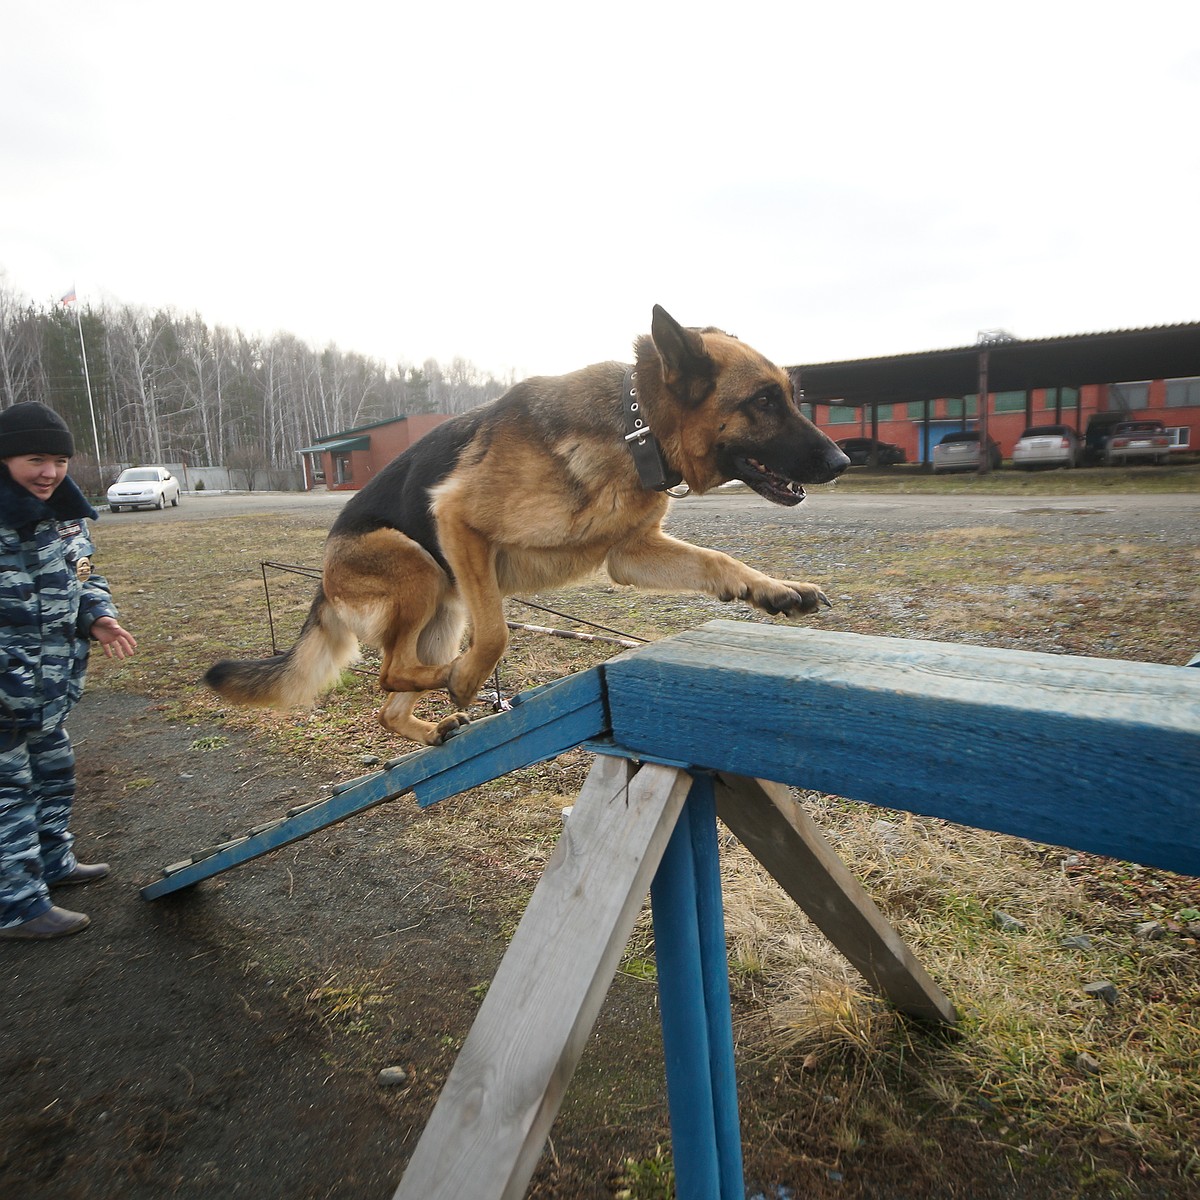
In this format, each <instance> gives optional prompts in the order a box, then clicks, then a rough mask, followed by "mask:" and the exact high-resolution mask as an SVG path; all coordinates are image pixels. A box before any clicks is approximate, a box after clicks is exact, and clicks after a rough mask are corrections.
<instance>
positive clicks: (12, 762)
mask: <svg viewBox="0 0 1200 1200" xmlns="http://www.w3.org/2000/svg"><path fill="white" fill-rule="evenodd" d="M2 734H3V730H0V929H2V928H5V927H7V926H9V925H19V924H20V923H21V922H22V921H29V920H32V919H33V918H34V917H38V916H41V914H42V913H44V912H46V911H47V910H48V909H49V908H50V907H51V901H50V892H49V889H48V887H47V885H48V884H50V883H52V882H53V881H54V880H56V879H61V878H62V876H64V875H69V874H70V873H71V872H72V871H73V870H74V869H75V855H74V854H72V853H71V843H72V842H73V841H74V840H75V839H74V838H73V837H72V836H71V834H70V833H68V832H67V824H68V822H69V821H70V819H71V803H72V801H73V800H74V799H75V754H74V751H72V749H71V739H70V738H69V737H68V736H67V731H66V729H64V728H63V727H62V726H61V725H60V726H59V727H58V728H57V729H55V730H53V731H52V732H50V733H30V734H23V735H22V734H18V735H16V737H15V739H14V738H12V737H7V738H6V737H4V736H2Z"/></svg>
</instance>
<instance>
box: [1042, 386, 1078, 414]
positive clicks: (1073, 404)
mask: <svg viewBox="0 0 1200 1200" xmlns="http://www.w3.org/2000/svg"><path fill="white" fill-rule="evenodd" d="M1058 393H1059V396H1058V407H1059V408H1078V407H1079V389H1078V388H1070V387H1065V388H1059V389H1058ZM1042 407H1043V408H1045V409H1049V410H1050V412H1053V411H1054V388H1047V389H1046V390H1045V392H1044V393H1043V394H1042Z"/></svg>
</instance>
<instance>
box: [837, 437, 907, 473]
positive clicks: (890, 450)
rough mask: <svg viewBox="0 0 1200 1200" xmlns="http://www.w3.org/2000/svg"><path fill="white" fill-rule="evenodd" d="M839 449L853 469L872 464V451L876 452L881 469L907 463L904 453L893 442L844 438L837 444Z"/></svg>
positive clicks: (866, 438) (876, 458)
mask: <svg viewBox="0 0 1200 1200" xmlns="http://www.w3.org/2000/svg"><path fill="white" fill-rule="evenodd" d="M837 447H838V449H839V450H840V451H841V452H842V453H843V454H844V455H845V456H846V457H847V458H848V459H849V460H850V465H851V466H852V467H866V466H869V465H870V463H871V451H872V450H874V451H875V460H876V462H877V463H878V464H879V466H881V467H893V466H895V465H896V463H902V462H906V461H907V459H906V458H905V455H904V451H903V450H901V449H900V447H899V446H894V445H892V443H891V442H879V441H876V440H875V439H874V438H869V437H852V438H842V440H841V441H840V442H838V444H837Z"/></svg>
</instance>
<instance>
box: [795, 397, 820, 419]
mask: <svg viewBox="0 0 1200 1200" xmlns="http://www.w3.org/2000/svg"><path fill="white" fill-rule="evenodd" d="M799 407H800V415H801V416H802V417H807V418H808V419H809V420H810V421H815V420H816V419H817V418H816V417H815V416H814V415H813V406H812V405H811V404H809V402H808V401H807V400H805V401H803V402H801V404H800V406H799Z"/></svg>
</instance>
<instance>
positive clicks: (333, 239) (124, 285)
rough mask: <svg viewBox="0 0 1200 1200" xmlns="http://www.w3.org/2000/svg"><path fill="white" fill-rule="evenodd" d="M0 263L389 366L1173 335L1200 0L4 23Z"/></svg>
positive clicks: (847, 352) (1189, 255)
mask: <svg viewBox="0 0 1200 1200" xmlns="http://www.w3.org/2000/svg"><path fill="white" fill-rule="evenodd" d="M3 25H4V36H3V39H2V41H0V272H3V273H4V274H3V277H2V282H4V283H5V284H7V286H8V287H10V288H12V289H15V290H17V291H18V292H20V293H22V294H24V295H26V296H29V297H31V298H33V299H36V300H39V301H46V300H57V298H58V297H59V296H60V295H61V294H62V293H63V292H64V291H66V290H67V289H68V288H69V287H70V286H71V285H72V284H75V285H76V286H77V288H78V291H79V295H80V298H81V300H82V301H84V302H85V303H86V302H92V303H106V304H124V303H129V304H133V305H136V306H144V307H151V308H152V307H155V306H158V305H165V306H168V307H170V308H172V309H174V310H176V311H177V312H181V313H184V312H193V311H195V312H199V313H200V315H201V316H202V317H204V318H205V319H206V320H207V321H208V322H210V323H213V324H227V325H236V326H238V327H240V328H242V329H243V330H245V331H246V332H248V333H264V334H270V333H273V332H275V331H277V330H281V331H286V332H289V333H294V334H296V335H297V336H299V337H301V338H303V339H304V340H306V341H308V342H311V343H312V344H314V345H317V346H323V345H325V344H326V343H329V342H335V343H336V344H337V345H338V346H339V347H341V348H342V349H343V350H357V351H360V352H362V353H364V354H368V355H370V356H372V357H376V358H380V359H382V360H384V361H385V362H388V363H396V362H398V361H401V360H404V361H409V362H417V363H419V362H421V361H422V360H424V359H426V358H429V357H434V358H437V359H439V360H441V361H443V362H449V360H450V359H451V358H453V357H455V356H462V357H464V358H468V359H471V360H472V361H474V362H475V363H476V364H477V365H478V366H480V367H482V368H484V369H487V370H490V371H494V372H496V373H498V374H500V373H505V372H507V371H509V370H515V371H516V372H517V373H518V374H519V375H525V374H542V373H556V372H559V371H566V370H571V369H573V368H574V367H577V366H582V365H584V364H586V363H589V362H595V361H598V360H601V359H607V358H617V359H625V358H627V357H628V356H629V347H630V343H631V342H632V340H633V338H634V336H635V335H637V334H638V333H641V332H645V331H646V330H648V328H649V319H650V308H651V306H652V305H653V304H655V303H661V304H663V305H664V306H665V307H666V308H667V309H669V310H670V311H671V312H672V313H673V314H674V315H675V316H676V317H677V318H678V319H679V320H681V321H683V322H684V323H685V324H715V325H719V326H721V327H723V328H725V329H728V330H729V331H730V332H733V333H736V334H738V335H739V336H740V337H743V338H745V339H746V340H747V341H750V342H752V343H753V344H754V345H756V346H757V347H758V348H759V349H761V350H763V351H764V352H765V353H767V354H768V355H770V356H771V357H773V358H775V359H776V360H778V361H781V362H785V363H796V362H813V361H825V360H831V359H841V358H857V357H863V356H869V355H875V354H892V353H900V352H904V351H910V350H922V349H933V348H938V347H944V346H957V345H964V344H969V343H971V342H973V341H974V340H975V336H976V334H977V333H978V332H979V331H980V330H984V329H993V328H1006V329H1008V330H1010V331H1012V332H1013V333H1015V334H1016V335H1017V336H1019V337H1046V336H1053V335H1056V334H1067V333H1079V332H1090V331H1099V330H1109V329H1121V328H1131V327H1138V326H1143V325H1156V324H1164V323H1171V322H1177V321H1191V320H1197V319H1200V293H1198V287H1200V238H1198V237H1197V214H1198V212H1200V5H1197V4H1196V3H1195V0H1186V2H1174V0H1171V2H1157V0H1140V2H1139V3H1136V4H1112V3H1108V2H1107V0H1090V2H1088V3H1073V2H1068V3H1058V2H1056V0H1041V2H1040V3H1027V2H1025V0H1016V2H1013V3H996V4H988V5H982V4H972V3H968V2H964V0H956V2H955V3H921V2H919V0H917V2H915V3H910V4H905V5H900V4H895V3H822V4H812V3H806V2H800V0H792V2H790V3H756V2H755V0H742V3H741V4H739V5H734V4H731V3H728V2H725V3H721V4H714V3H708V2H706V0H692V2H690V3H676V2H674V0H667V2H663V3H655V0H637V2H636V3H628V2H626V0H606V2H605V3H593V4H572V3H563V2H561V0H560V2H557V3H527V2H524V0H510V2H509V3H507V4H499V3H487V4H485V3H464V2H462V0H441V2H439V3H433V2H430V3H420V4H416V3H411V2H404V0H401V2H400V3H394V4H392V5H390V6H386V5H382V4H380V3H378V0H371V2H370V3H362V2H360V0H337V2H332V3H330V2H325V3H321V4H315V3H308V2H307V0H293V2H291V3H286V4H283V3H275V2H274V0H241V2H239V3H236V4H235V3H229V2H228V0H209V2H206V3H204V4H199V5H197V4H178V3H161V2H149V0H147V2H134V0H86V2H82V3H81V2H79V0H56V2H55V3H46V2H45V0H6V2H5V3H4V6H3Z"/></svg>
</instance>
